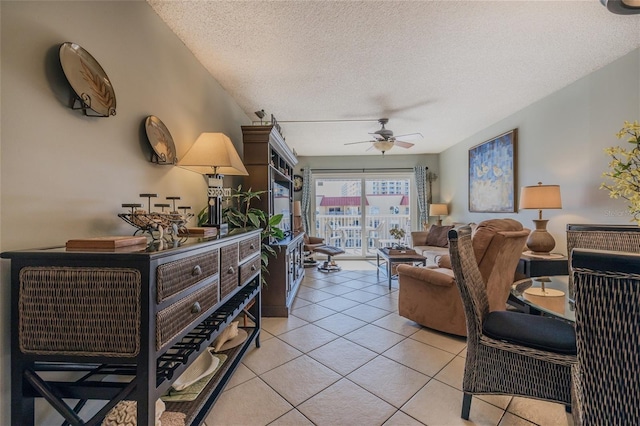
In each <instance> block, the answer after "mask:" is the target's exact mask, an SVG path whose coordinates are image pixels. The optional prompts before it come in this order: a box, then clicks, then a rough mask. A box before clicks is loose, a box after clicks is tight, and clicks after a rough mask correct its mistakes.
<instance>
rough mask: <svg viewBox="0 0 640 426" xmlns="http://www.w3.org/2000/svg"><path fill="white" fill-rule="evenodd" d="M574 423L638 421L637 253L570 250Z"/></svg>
mask: <svg viewBox="0 0 640 426" xmlns="http://www.w3.org/2000/svg"><path fill="white" fill-rule="evenodd" d="M572 263H573V265H572V267H573V279H574V286H575V301H576V342H577V345H578V363H577V364H576V365H575V366H574V367H573V369H572V373H573V377H574V381H573V388H574V399H575V400H574V405H573V406H574V410H573V418H574V424H576V425H638V424H640V330H639V328H638V327H639V325H640V254H637V253H627V252H614V251H603V250H587V249H575V250H574V252H573V257H572Z"/></svg>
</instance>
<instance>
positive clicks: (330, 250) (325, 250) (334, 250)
mask: <svg viewBox="0 0 640 426" xmlns="http://www.w3.org/2000/svg"><path fill="white" fill-rule="evenodd" d="M314 252H316V253H322V254H326V255H329V256H335V255H337V254H342V253H344V250H342V249H341V248H340V247H334V246H322V247H318V248H316V249H315V250H314Z"/></svg>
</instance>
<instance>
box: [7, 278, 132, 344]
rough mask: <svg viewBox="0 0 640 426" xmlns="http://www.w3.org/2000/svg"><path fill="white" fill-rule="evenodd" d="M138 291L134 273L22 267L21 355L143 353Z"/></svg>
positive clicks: (20, 291) (20, 309)
mask: <svg viewBox="0 0 640 426" xmlns="http://www.w3.org/2000/svg"><path fill="white" fill-rule="evenodd" d="M140 292H141V276H140V271H138V270H136V269H129V268H92V267H55V266H46V267H39V266H34V267H29V266H28V267H24V268H22V269H20V289H19V305H18V308H19V319H18V323H19V324H18V325H19V328H18V330H19V343H20V351H21V352H22V353H26V354H41V355H80V356H89V357H92V356H114V357H130V356H136V355H137V354H138V352H139V351H140ZM13 297H16V296H15V295H14V296H13ZM14 356H15V354H14Z"/></svg>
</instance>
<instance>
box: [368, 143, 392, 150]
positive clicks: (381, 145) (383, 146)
mask: <svg viewBox="0 0 640 426" xmlns="http://www.w3.org/2000/svg"><path fill="white" fill-rule="evenodd" d="M373 147H374V148H375V149H377V150H378V151H382V152H386V151H389V150H390V149H391V148H393V141H377V142H374V143H373Z"/></svg>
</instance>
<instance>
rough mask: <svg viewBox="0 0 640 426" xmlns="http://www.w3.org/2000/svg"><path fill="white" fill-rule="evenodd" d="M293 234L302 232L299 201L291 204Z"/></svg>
mask: <svg viewBox="0 0 640 426" xmlns="http://www.w3.org/2000/svg"><path fill="white" fill-rule="evenodd" d="M293 232H295V233H298V232H302V204H301V203H300V201H294V202H293Z"/></svg>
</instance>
